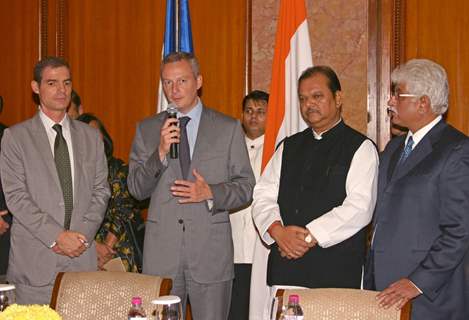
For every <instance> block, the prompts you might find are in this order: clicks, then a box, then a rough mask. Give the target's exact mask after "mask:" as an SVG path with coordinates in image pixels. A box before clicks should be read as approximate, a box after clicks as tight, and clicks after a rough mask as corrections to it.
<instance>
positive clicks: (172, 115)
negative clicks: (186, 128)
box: [166, 103, 179, 159]
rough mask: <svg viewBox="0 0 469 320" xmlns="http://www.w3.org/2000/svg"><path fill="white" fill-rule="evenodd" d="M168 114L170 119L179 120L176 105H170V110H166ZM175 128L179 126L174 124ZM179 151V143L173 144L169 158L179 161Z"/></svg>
mask: <svg viewBox="0 0 469 320" xmlns="http://www.w3.org/2000/svg"><path fill="white" fill-rule="evenodd" d="M166 112H167V113H168V118H173V119H176V118H177V112H178V110H177V108H176V106H175V105H174V104H172V103H171V104H170V105H169V106H168V108H167V109H166ZM174 125H175V126H176V125H177V124H174ZM178 149H179V143H171V146H170V147H169V156H170V157H171V159H177V158H178Z"/></svg>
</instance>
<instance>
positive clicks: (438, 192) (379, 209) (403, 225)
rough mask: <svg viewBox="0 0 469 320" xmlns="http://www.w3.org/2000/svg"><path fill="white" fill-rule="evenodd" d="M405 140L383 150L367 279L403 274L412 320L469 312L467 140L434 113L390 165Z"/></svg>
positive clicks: (386, 280)
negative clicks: (433, 120) (409, 286)
mask: <svg viewBox="0 0 469 320" xmlns="http://www.w3.org/2000/svg"><path fill="white" fill-rule="evenodd" d="M404 140H405V136H404V137H398V138H395V139H393V140H392V141H390V142H389V144H388V145H387V147H386V149H385V150H384V152H383V154H382V156H381V161H380V169H379V179H378V200H377V203H376V210H375V217H374V225H375V234H374V239H373V244H372V254H371V255H370V257H371V258H372V259H371V261H369V263H368V264H367V268H366V272H365V287H366V288H372V287H373V285H374V286H375V287H376V289H377V290H383V289H385V288H386V287H388V286H389V285H390V284H391V283H393V282H395V281H397V280H399V279H401V278H409V279H410V280H411V281H413V282H414V283H415V284H416V285H417V286H418V287H419V288H420V289H421V290H422V291H423V295H420V296H419V297H417V298H416V299H414V300H413V302H412V304H413V306H412V319H413V320H419V319H421V320H430V319H445V320H451V319H454V320H456V319H458V320H460V319H461V320H462V319H469V254H468V251H469V140H468V139H467V137H466V136H465V135H464V134H462V133H461V132H459V131H457V130H456V129H454V128H453V127H451V126H449V125H447V124H446V123H444V122H443V121H440V122H439V123H438V124H437V125H436V126H435V127H433V128H432V129H431V130H430V131H429V132H428V133H427V135H425V137H424V138H423V139H422V140H421V141H420V143H419V144H418V145H417V146H416V147H415V149H414V150H413V151H412V153H411V154H410V156H409V158H408V159H407V160H406V161H405V162H404V163H403V164H402V165H400V166H399V167H396V164H397V161H398V159H399V156H400V153H401V152H402V149H403V145H404ZM393 171H394V172H393ZM373 271H374V274H373ZM373 281H374V284H373V283H372V282H373Z"/></svg>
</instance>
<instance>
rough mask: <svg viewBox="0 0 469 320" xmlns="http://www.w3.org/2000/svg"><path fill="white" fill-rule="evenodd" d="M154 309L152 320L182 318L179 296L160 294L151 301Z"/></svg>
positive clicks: (175, 319)
mask: <svg viewBox="0 0 469 320" xmlns="http://www.w3.org/2000/svg"><path fill="white" fill-rule="evenodd" d="M151 304H152V305H153V307H154V309H155V311H154V312H153V316H154V318H153V319H154V320H182V307H181V298H179V297H178V296H161V297H159V298H157V299H155V300H153V301H152V302H151Z"/></svg>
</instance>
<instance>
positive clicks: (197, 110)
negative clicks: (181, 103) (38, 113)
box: [177, 98, 202, 122]
mask: <svg viewBox="0 0 469 320" xmlns="http://www.w3.org/2000/svg"><path fill="white" fill-rule="evenodd" d="M201 114H202V102H201V101H200V98H197V104H196V105H195V107H194V108H192V110H191V111H189V112H188V113H186V114H184V113H182V112H179V111H178V113H177V117H178V118H181V117H184V116H187V117H189V118H191V122H194V120H197V122H198V120H199V119H200V115H201Z"/></svg>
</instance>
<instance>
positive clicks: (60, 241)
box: [52, 230, 89, 258]
mask: <svg viewBox="0 0 469 320" xmlns="http://www.w3.org/2000/svg"><path fill="white" fill-rule="evenodd" d="M88 247H89V244H88V240H86V237H85V236H84V235H83V234H81V233H79V232H75V231H70V230H65V231H62V232H61V233H60V234H59V236H58V237H57V240H55V245H54V246H53V247H52V251H54V252H55V253H57V254H61V255H64V256H67V257H70V258H76V257H79V256H80V255H81V254H82V253H83V252H85V250H86V249H88Z"/></svg>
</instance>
